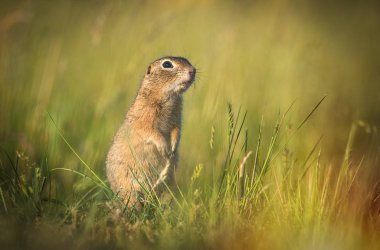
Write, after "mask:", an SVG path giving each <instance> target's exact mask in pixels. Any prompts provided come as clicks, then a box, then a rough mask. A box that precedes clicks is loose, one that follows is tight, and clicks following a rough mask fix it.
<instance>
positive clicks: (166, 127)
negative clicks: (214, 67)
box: [106, 57, 196, 206]
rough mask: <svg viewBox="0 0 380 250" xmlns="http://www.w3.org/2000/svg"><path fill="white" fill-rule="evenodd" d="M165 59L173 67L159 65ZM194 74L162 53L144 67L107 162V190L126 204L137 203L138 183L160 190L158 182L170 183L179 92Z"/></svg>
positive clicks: (178, 129)
mask: <svg viewBox="0 0 380 250" xmlns="http://www.w3.org/2000/svg"><path fill="white" fill-rule="evenodd" d="M165 61H169V62H171V63H172V65H173V68H164V67H163V63H164V62H165ZM195 72H196V71H195V68H194V67H193V66H192V65H191V64H190V63H189V61H188V60H187V59H185V58H181V57H163V58H160V59H158V60H156V61H154V62H153V63H151V64H150V65H149V67H148V69H147V71H146V74H145V76H144V79H143V81H142V83H141V86H140V89H139V91H138V94H137V97H136V99H135V101H134V102H133V104H132V106H131V107H130V109H129V110H128V112H127V115H126V118H125V121H124V123H123V125H122V126H121V127H120V129H119V130H118V132H117V133H116V135H115V138H114V141H113V144H112V146H111V149H110V150H109V152H108V156H107V162H106V165H107V177H108V180H109V182H110V184H111V188H112V190H113V191H114V192H115V193H117V194H118V195H119V197H121V198H122V199H123V200H124V202H125V203H128V206H133V205H137V206H139V205H141V203H142V200H143V193H144V190H143V188H142V187H141V183H144V187H145V188H153V190H154V191H155V192H156V193H157V194H159V193H160V190H162V189H163V188H162V185H163V182H165V183H168V184H170V182H171V181H172V178H173V174H174V168H175V166H176V164H177V161H178V144H179V140H180V134H181V115H182V94H183V93H184V92H185V91H186V90H187V89H188V87H189V86H190V85H191V84H192V82H193V81H194V77H195ZM147 183H150V185H147Z"/></svg>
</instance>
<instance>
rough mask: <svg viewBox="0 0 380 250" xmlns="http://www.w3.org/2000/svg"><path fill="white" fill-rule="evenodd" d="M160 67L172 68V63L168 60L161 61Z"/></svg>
mask: <svg viewBox="0 0 380 250" xmlns="http://www.w3.org/2000/svg"><path fill="white" fill-rule="evenodd" d="M162 67H164V68H165V69H168V68H173V64H172V63H171V62H169V61H165V62H163V63H162Z"/></svg>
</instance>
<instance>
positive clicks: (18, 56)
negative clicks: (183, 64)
mask: <svg viewBox="0 0 380 250" xmlns="http://www.w3.org/2000/svg"><path fill="white" fill-rule="evenodd" d="M1 5H2V8H0V9H1V10H0V242H1V243H2V246H5V248H7V247H8V248H15V247H16V246H19V247H21V248H22V247H24V248H25V247H26V246H28V247H29V248H41V247H43V246H45V247H46V246H48V247H59V248H63V247H73V246H74V247H77V248H89V247H98V248H104V247H119V248H131V249H136V248H147V249H150V248H162V249H168V248H184V247H186V248H216V249H234V248H242V249H244V248H248V247H251V248H264V249H283V248H288V249H297V248H298V249H305V248H306V249H363V248H367V249H377V248H379V247H380V241H379V239H380V231H379V230H380V219H379V213H380V211H379V207H380V206H379V204H380V198H379V187H378V178H379V174H378V173H379V157H378V155H379V143H378V141H379V137H378V134H377V133H378V132H377V127H378V125H379V123H378V122H379V114H380V110H379V108H380V107H379V105H378V103H379V102H378V100H379V98H380V97H379V93H380V91H379V87H378V83H379V81H380V79H379V75H378V66H379V60H378V58H379V57H378V56H377V55H378V52H379V48H378V44H380V41H379V39H380V36H378V35H377V28H378V27H377V25H376V24H377V23H378V21H379V16H378V14H377V13H376V12H375V11H374V10H375V9H376V8H375V7H373V6H372V5H370V4H368V5H364V4H363V5H361V4H358V5H355V6H354V5H353V4H349V3H345V5H343V4H339V3H336V4H331V5H329V6H327V5H324V4H321V3H317V2H316V3H311V2H310V3H308V4H301V5H299V6H296V5H294V4H292V3H290V2H287V1H273V2H272V3H271V4H268V3H265V2H262V3H254V4H249V3H240V4H234V3H229V2H228V1H226V2H224V3H219V2H216V1H215V2H214V1H209V2H203V3H191V2H182V3H175V4H174V3H171V2H167V3H160V4H158V3H153V2H152V3H151V2H150V3H149V4H142V3H140V2H137V1H136V2H134V1H131V2H129V3H126V2H123V1H114V2H104V3H103V2H97V3H92V4H90V3H84V2H83V3H76V2H74V1H73V2H71V1H55V2H54V3H46V2H43V3H42V2H33V3H28V4H27V3H25V4H24V3H8V4H4V3H2V4H1ZM343 6H344V7H345V8H343ZM321 13H322V14H321ZM169 54H170V55H181V56H185V57H187V58H189V60H190V61H191V62H192V63H193V64H194V65H195V66H196V67H197V69H199V70H198V71H199V72H200V73H199V74H198V76H197V80H196V85H195V87H194V88H191V89H190V90H189V91H188V92H187V93H186V94H185V103H184V111H183V112H184V120H183V131H182V138H181V145H180V161H179V166H178V170H177V171H176V183H175V184H174V185H173V186H168V187H167V189H168V195H167V196H168V197H164V199H161V200H160V199H157V197H156V196H155V194H154V193H152V192H151V191H150V184H149V183H141V184H142V185H144V187H145V192H146V197H147V205H146V206H145V207H144V208H143V210H142V211H136V210H134V209H128V208H127V207H126V206H124V205H123V204H122V203H121V202H120V201H119V200H118V198H117V197H116V196H115V194H113V193H112V192H111V191H110V190H109V188H108V183H107V180H106V178H105V163H104V162H105V156H106V153H107V150H108V149H109V147H110V145H111V140H112V137H113V135H114V133H115V131H116V130H117V128H118V127H119V126H120V124H121V121H122V120H123V116H124V115H125V112H126V111H127V109H128V106H129V105H130V103H131V102H132V100H133V98H134V96H135V94H136V91H137V88H138V86H139V81H140V80H141V76H142V74H143V73H144V71H145V68H146V66H147V64H148V63H149V62H150V61H152V60H154V59H156V58H158V57H161V56H163V55H169ZM198 71H197V72H198ZM21 239H22V240H21Z"/></svg>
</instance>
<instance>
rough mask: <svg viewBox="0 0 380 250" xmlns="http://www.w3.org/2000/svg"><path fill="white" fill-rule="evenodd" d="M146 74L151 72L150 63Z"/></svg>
mask: <svg viewBox="0 0 380 250" xmlns="http://www.w3.org/2000/svg"><path fill="white" fill-rule="evenodd" d="M146 74H147V75H149V74H150V65H149V67H148V70H147V71H146Z"/></svg>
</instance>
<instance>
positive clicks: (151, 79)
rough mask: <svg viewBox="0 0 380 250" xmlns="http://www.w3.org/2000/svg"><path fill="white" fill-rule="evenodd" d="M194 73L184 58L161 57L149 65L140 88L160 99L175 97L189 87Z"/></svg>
mask: <svg viewBox="0 0 380 250" xmlns="http://www.w3.org/2000/svg"><path fill="white" fill-rule="evenodd" d="M195 73H196V69H195V68H194V66H192V65H191V63H190V62H189V61H188V60H187V59H186V58H183V57H173V56H167V57H162V58H160V59H157V60H156V61H154V62H152V63H151V64H150V65H149V67H148V69H147V71H146V73H145V76H144V81H143V84H142V86H141V87H142V89H144V90H149V92H150V93H152V94H157V95H158V96H160V97H162V98H167V97H176V96H179V95H181V94H183V93H184V92H185V91H186V90H187V89H188V88H189V87H190V86H191V84H192V83H193V82H194V79H195Z"/></svg>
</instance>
